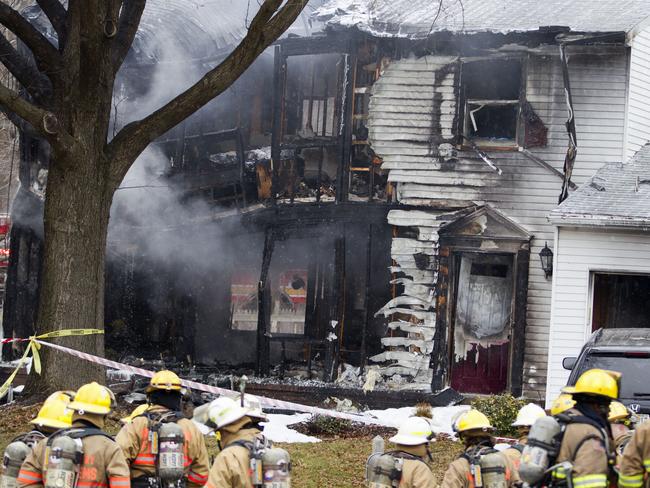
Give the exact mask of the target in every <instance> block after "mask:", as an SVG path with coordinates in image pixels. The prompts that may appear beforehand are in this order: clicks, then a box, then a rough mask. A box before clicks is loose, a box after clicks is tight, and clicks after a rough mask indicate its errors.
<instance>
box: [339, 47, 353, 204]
mask: <svg viewBox="0 0 650 488" xmlns="http://www.w3.org/2000/svg"><path fill="white" fill-rule="evenodd" d="M347 53H348V54H346V55H345V67H344V72H343V96H342V101H341V104H342V107H341V126H340V128H339V140H340V141H341V150H340V159H339V167H338V171H337V175H336V180H337V183H336V201H337V202H344V201H346V200H347V199H348V187H349V184H350V178H349V173H350V152H351V148H352V112H353V110H352V109H353V107H352V102H353V97H354V83H353V81H354V72H353V71H354V67H355V66H356V49H355V46H354V45H352V43H350V45H349V46H348V49H347Z"/></svg>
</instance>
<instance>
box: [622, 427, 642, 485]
mask: <svg viewBox="0 0 650 488" xmlns="http://www.w3.org/2000/svg"><path fill="white" fill-rule="evenodd" d="M649 473H650V422H644V423H642V424H640V425H637V427H636V428H635V429H634V431H633V432H632V436H631V439H630V440H629V442H628V443H627V445H626V446H625V448H624V450H623V456H622V458H621V460H620V463H619V473H618V486H619V487H620V488H640V487H642V486H644V485H645V486H646V487H648V486H650V477H649Z"/></svg>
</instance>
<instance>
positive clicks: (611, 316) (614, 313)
mask: <svg viewBox="0 0 650 488" xmlns="http://www.w3.org/2000/svg"><path fill="white" fill-rule="evenodd" d="M593 287H594V288H593V290H594V302H593V318H592V328H593V330H596V329H600V328H608V329H609V328H619V327H647V323H648V316H649V315H650V276H647V275H623V274H607V273H595V274H594V278H593Z"/></svg>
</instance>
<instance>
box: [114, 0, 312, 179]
mask: <svg viewBox="0 0 650 488" xmlns="http://www.w3.org/2000/svg"><path fill="white" fill-rule="evenodd" d="M307 1H308V0H288V1H287V2H286V4H285V5H284V7H282V8H281V9H280V10H279V11H278V10H277V9H278V6H279V5H280V4H281V3H282V0H265V2H264V4H262V7H261V8H260V10H259V11H258V13H257V15H256V16H255V18H254V19H253V21H252V22H251V26H250V28H249V29H248V34H247V35H246V37H244V39H243V40H242V41H241V42H240V43H239V45H238V46H237V47H236V48H235V49H234V50H233V52H232V53H230V55H229V56H228V57H227V58H226V59H225V60H224V61H223V62H222V63H221V64H219V66H217V67H215V68H214V69H212V70H211V71H209V72H208V73H207V74H206V75H205V76H203V78H201V79H200V80H199V81H198V82H197V83H196V84H194V85H193V86H191V87H190V88H188V89H187V90H186V91H184V92H183V93H181V94H180V95H178V96H177V97H176V98H174V99H173V100H171V101H170V102H169V103H167V104H166V105H165V106H163V107H161V108H160V109H158V110H156V111H155V112H153V113H152V114H150V115H149V116H147V117H145V118H144V119H142V120H139V121H136V122H132V123H130V124H128V125H126V126H125V127H124V128H123V129H122V130H121V131H120V132H119V133H118V134H117V136H115V138H114V139H113V140H112V141H111V142H110V143H109V144H108V146H107V148H106V151H107V154H108V157H109V160H111V161H112V164H113V168H111V173H112V176H113V178H114V180H115V181H116V182H117V183H116V184H119V182H120V181H121V179H122V178H123V177H124V175H125V174H126V171H127V170H128V169H129V167H130V166H131V164H132V162H133V161H134V160H135V158H136V157H137V156H138V155H139V154H140V153H141V152H142V151H143V150H144V149H145V147H147V145H148V144H149V143H150V142H152V141H154V140H155V139H157V138H158V137H159V136H161V135H162V134H164V133H165V132H167V131H168V130H170V129H171V128H172V127H175V126H176V125H178V124H179V123H180V122H181V121H183V120H185V119H186V118H187V117H189V116H190V115H192V114H193V113H194V112H196V111H197V110H199V109H200V108H201V107H203V106H204V105H205V104H207V103H208V102H209V101H210V100H212V99H214V98H215V97H217V96H218V95H219V94H221V93H222V92H223V91H225V90H226V89H227V88H228V87H229V86H231V85H232V83H234V82H235V81H236V80H237V78H239V77H240V76H241V74H242V73H243V72H244V71H245V70H246V69H247V68H248V67H249V66H250V65H251V64H252V63H253V61H255V59H256V58H257V57H258V56H259V55H260V54H261V53H262V52H263V51H264V50H265V49H266V48H267V47H268V46H270V45H271V44H272V43H273V42H274V41H275V40H276V39H277V38H278V37H280V35H282V33H283V32H284V31H285V30H287V29H288V28H289V26H290V25H291V24H292V23H293V22H294V20H295V19H296V18H297V17H298V15H299V14H300V12H301V11H302V10H303V8H304V7H305V5H306V4H307ZM273 7H274V8H273ZM275 12H277V13H276V15H275V16H273V13H275Z"/></svg>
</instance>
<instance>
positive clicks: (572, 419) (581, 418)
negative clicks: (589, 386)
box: [557, 414, 612, 464]
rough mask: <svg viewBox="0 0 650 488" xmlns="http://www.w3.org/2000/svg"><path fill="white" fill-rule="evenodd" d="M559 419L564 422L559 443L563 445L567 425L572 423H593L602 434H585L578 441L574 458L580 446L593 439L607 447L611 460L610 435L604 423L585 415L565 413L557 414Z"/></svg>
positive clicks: (606, 450) (573, 454)
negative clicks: (603, 425) (605, 429)
mask: <svg viewBox="0 0 650 488" xmlns="http://www.w3.org/2000/svg"><path fill="white" fill-rule="evenodd" d="M557 419H558V421H559V422H560V423H561V424H563V428H562V431H561V432H560V435H561V437H560V439H559V443H558V445H561V443H562V439H563V437H564V432H565V431H566V427H567V426H568V425H570V424H587V425H591V426H592V427H594V428H595V429H596V430H597V431H598V433H599V434H600V435H596V434H589V435H587V436H585V437H584V438H582V439H581V440H580V442H579V443H578V445H577V446H576V448H575V450H574V452H573V453H572V455H571V457H572V458H574V457H575V456H576V454H577V453H578V451H580V448H581V447H582V446H583V445H584V444H585V443H586V442H589V441H591V440H597V441H600V442H601V443H602V444H603V447H604V448H605V452H606V453H607V457H608V460H609V458H611V457H612V456H611V453H610V449H609V436H608V434H607V432H605V431H604V429H603V427H602V425H600V424H599V423H598V422H596V421H595V420H593V419H590V418H589V417H587V416H585V415H564V414H560V415H557ZM610 464H611V463H610Z"/></svg>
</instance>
